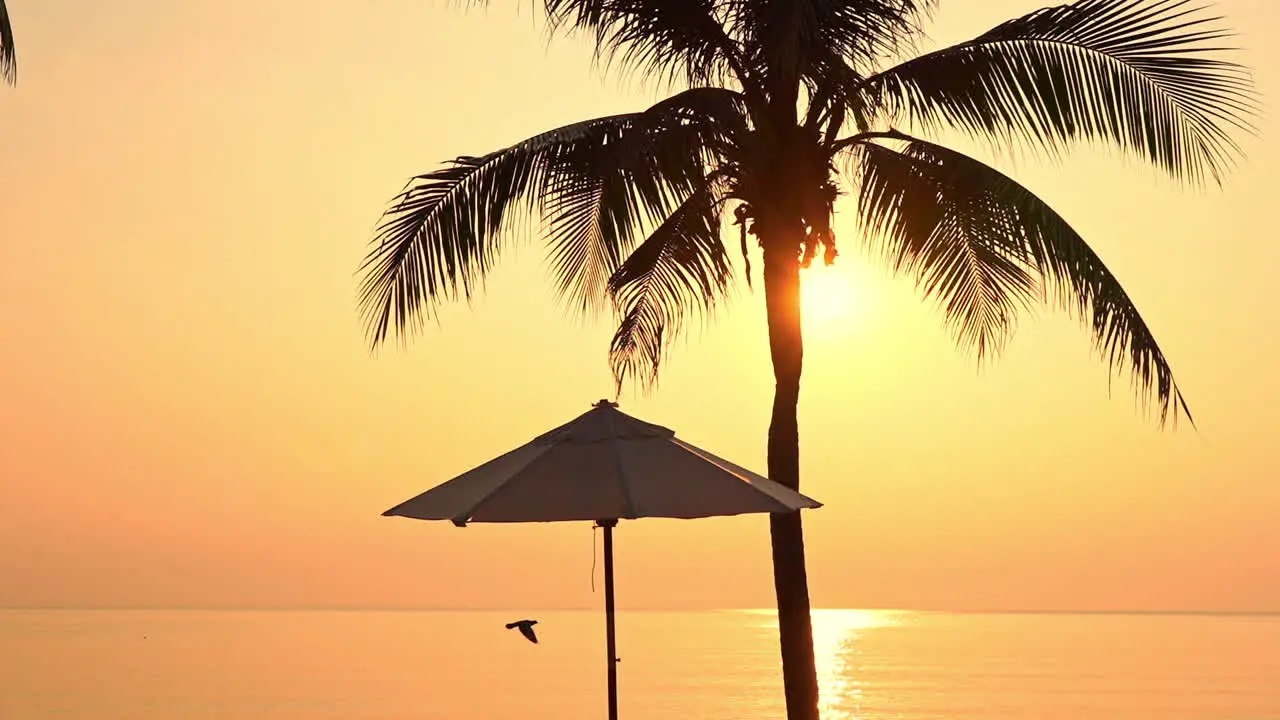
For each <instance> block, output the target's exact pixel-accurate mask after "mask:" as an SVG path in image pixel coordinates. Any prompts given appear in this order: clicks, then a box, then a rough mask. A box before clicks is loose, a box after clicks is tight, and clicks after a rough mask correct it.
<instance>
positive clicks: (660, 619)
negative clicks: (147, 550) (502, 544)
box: [0, 607, 1280, 720]
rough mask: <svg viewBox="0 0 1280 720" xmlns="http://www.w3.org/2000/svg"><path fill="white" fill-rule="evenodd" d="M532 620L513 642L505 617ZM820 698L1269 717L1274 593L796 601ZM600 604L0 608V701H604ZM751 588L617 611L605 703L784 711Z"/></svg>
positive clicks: (362, 711) (358, 708)
mask: <svg viewBox="0 0 1280 720" xmlns="http://www.w3.org/2000/svg"><path fill="white" fill-rule="evenodd" d="M526 616H527V617H532V618H535V619H537V620H538V621H539V624H538V626H537V633H538V641H539V642H538V643H537V644H532V643H529V642H527V641H526V640H525V639H524V638H522V637H520V635H519V634H518V633H516V632H514V631H511V630H508V629H506V628H505V623H507V622H510V621H512V620H515V619H519V618H521V617H526ZM813 617H814V637H815V654H816V659H817V663H818V670H819V675H820V681H821V691H822V701H821V702H822V708H823V717H824V718H827V719H828V720H855V719H856V720H890V719H895V720H942V719H943V718H974V719H975V720H976V719H977V718H984V719H986V720H1015V719H1017V720H1026V719H1028V718H1037V719H1043V720H1059V719H1060V720H1067V719H1068V718H1070V719H1071V720H1081V719H1082V718H1099V719H1100V720H1101V719H1103V718H1106V719H1107V720H1112V719H1113V718H1125V720H1156V719H1157V718H1159V720H1280V613H1270V612H1266V613H1259V612H1252V613H1242V612H1225V613H1224V612H1204V611H1200V612H1188V611H1166V612H1152V611H1142V612H1124V611H1107V612H1101V611H1094V612H1078V611H1077V612H1067V613H1062V612H1046V611H1035V612H1030V611H1019V612H1009V611H1005V612H944V611H915V610H857V609H825V608H824V609H816V610H815V611H814V614H813ZM603 626H604V614H603V612H601V611H598V610H568V611H564V610H561V611H555V610H529V609H521V610H516V611H511V610H507V611H503V610H468V611H456V610H448V609H440V608H426V609H410V608H389V609H388V608H384V609H375V610H369V609H359V608H351V607H343V608H305V609H297V608H290V609H285V608H278V607H277V608H268V609H261V608H258V609H254V608H245V607H240V608H226V609H215V610H208V609H199V608H181V609H152V608H126V609H122V608H94V609H76V608H59V609H3V610H0V642H3V645H4V647H5V649H6V660H5V670H6V672H5V673H3V674H0V718H6V719H8V718H14V719H15V720H52V719H53V718H59V719H61V720H177V719H178V718H181V719H182V720H214V719H215V718H227V719H228V720H229V719H231V718H234V719H235V720H336V719H338V718H342V719H344V720H400V719H405V720H408V719H409V718H454V717H466V718H473V719H477V720H498V719H499V718H512V717H520V718H522V720H541V719H543V718H545V719H546V720H552V718H555V719H557V720H562V719H563V718H579V717H581V718H588V717H603V716H604V707H605V695H604V679H605V658H604V655H605V649H604V637H603V630H604V627H603ZM776 627H777V626H776V618H775V617H774V611H773V610H772V609H770V608H745V609H743V608H739V609H722V610H710V611H677V610H663V609H649V610H620V611H619V613H618V655H619V656H620V657H621V658H622V662H621V663H620V665H619V693H620V706H621V716H622V717H625V718H627V719H628V720H633V719H634V720H658V719H659V718H671V717H698V718H706V719H707V720H730V719H731V718H732V719H735V720H743V719H748V718H762V719H765V718H768V719H773V720H779V719H781V718H782V717H783V716H784V714H785V713H784V711H783V705H782V685H781V676H780V663H779V660H778V648H777V638H776V633H777V629H776Z"/></svg>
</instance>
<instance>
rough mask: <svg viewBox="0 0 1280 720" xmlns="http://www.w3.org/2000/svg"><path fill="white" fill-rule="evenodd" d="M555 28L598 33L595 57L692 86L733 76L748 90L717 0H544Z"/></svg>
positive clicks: (750, 82)
mask: <svg viewBox="0 0 1280 720" xmlns="http://www.w3.org/2000/svg"><path fill="white" fill-rule="evenodd" d="M543 2H544V6H545V9H546V13H547V17H548V18H549V20H550V22H551V25H552V28H553V29H563V30H569V31H574V30H582V31H586V32H589V33H591V34H593V35H594V36H595V49H596V56H597V57H598V58H600V59H602V60H604V61H605V62H611V61H615V60H616V61H620V62H621V63H622V64H623V65H624V66H628V67H631V68H635V69H637V70H640V71H641V72H644V73H646V74H650V75H660V76H665V77H666V78H667V79H668V80H671V79H675V78H677V77H678V78H679V79H681V80H683V81H684V82H687V83H688V84H690V85H699V86H700V85H715V84H723V83H724V81H725V80H726V79H727V78H729V77H734V78H735V79H736V80H737V81H738V82H739V83H740V84H742V85H743V86H744V87H746V88H748V89H750V88H751V86H752V81H751V78H750V77H749V76H747V75H746V74H745V73H744V72H743V70H744V68H743V65H742V58H741V56H740V54H739V52H738V49H737V47H736V46H735V45H734V44H733V42H732V41H731V40H730V39H729V37H728V36H727V35H726V34H725V32H724V27H723V26H722V25H721V23H720V21H719V19H718V18H717V17H716V14H715V11H716V6H717V5H718V2H717V0H543Z"/></svg>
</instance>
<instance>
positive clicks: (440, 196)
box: [360, 88, 741, 345]
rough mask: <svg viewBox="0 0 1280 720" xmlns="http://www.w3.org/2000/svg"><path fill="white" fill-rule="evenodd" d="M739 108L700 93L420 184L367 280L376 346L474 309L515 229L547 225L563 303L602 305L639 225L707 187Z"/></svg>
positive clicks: (463, 164) (447, 170)
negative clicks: (465, 303)
mask: <svg viewBox="0 0 1280 720" xmlns="http://www.w3.org/2000/svg"><path fill="white" fill-rule="evenodd" d="M740 100H741V97H740V96H739V95H738V94H737V93H734V92H732V91H729V90H723V89H718V88H695V89H692V90H687V91H685V92H683V93H679V94H677V95H675V96H673V97H671V98H668V99H666V100H663V101H661V102H659V103H657V104H656V105H654V106H653V107H651V108H649V109H647V110H645V111H642V112H636V113H627V114H622V115H613V116H609V117H604V118H598V119H595V120H588V121H585V122H581V123H575V124H573V125H567V126H565V127H561V128H557V129H555V130H552V131H549V132H546V133H542V134H540V135H537V136H535V137H533V138H530V139H528V140H525V141H523V142H520V143H517V144H515V145H512V146H511V147H508V148H505V149H503V150H499V151H496V152H493V153H490V154H488V155H484V156H482V157H460V158H457V159H455V160H454V161H453V162H452V163H449V164H448V165H446V166H445V167H443V168H441V169H439V170H435V171H433V172H430V173H427V174H425V175H421V176H418V177H416V178H414V179H413V180H412V181H410V183H409V186H408V187H407V188H406V189H405V190H404V191H403V192H402V193H401V194H400V195H399V196H398V197H397V198H396V199H395V200H394V201H393V203H392V206H391V208H390V209H389V210H388V211H387V212H386V214H385V216H384V219H383V222H382V223H381V225H380V226H379V227H378V230H377V232H376V233H375V237H374V241H373V246H372V248H371V250H370V252H369V254H368V255H367V256H366V259H365V262H364V264H363V265H362V266H361V268H360V271H361V273H363V275H364V278H363V280H362V283H361V289H360V304H361V307H362V311H363V313H364V318H365V324H366V330H367V332H368V334H369V337H370V339H371V341H372V342H373V344H375V345H376V344H379V343H381V342H383V341H384V340H385V339H386V338H387V336H388V335H389V334H390V333H392V332H393V331H394V332H396V333H399V334H404V333H406V332H408V331H410V330H413V329H416V328H417V326H418V325H419V324H420V322H421V321H422V320H423V319H424V318H427V317H430V316H432V315H433V314H434V312H435V310H436V309H437V307H438V304H439V303H440V302H442V301H452V300H457V299H459V298H466V299H470V298H471V296H472V292H473V289H474V287H475V286H476V285H477V284H479V283H480V282H482V281H483V278H484V276H485V274H486V273H487V271H488V269H489V267H490V265H491V263H492V262H493V260H494V259H495V258H496V257H497V256H498V253H499V251H500V249H501V248H502V245H501V244H499V243H497V242H495V237H496V235H497V234H498V233H499V232H500V230H502V229H503V227H504V224H505V223H506V222H507V221H508V220H510V219H511V218H512V217H521V216H524V217H528V216H530V215H533V214H536V215H539V216H541V217H545V218H548V219H549V221H550V222H549V227H550V236H549V240H550V241H551V243H552V246H553V266H554V268H555V270H556V272H557V275H558V279H559V281H560V283H559V284H560V287H561V289H562V291H564V292H568V293H569V294H570V295H573V294H574V293H575V289H576V288H578V287H579V286H581V287H582V294H588V293H591V292H597V293H601V294H603V290H604V288H603V279H604V278H606V277H607V276H608V273H609V272H612V270H613V269H614V268H616V267H617V260H618V258H621V257H622V256H624V254H625V250H626V249H627V248H628V247H631V246H632V245H633V244H634V243H632V242H631V240H630V239H629V233H630V232H633V231H634V230H635V228H634V227H632V226H633V224H634V223H635V222H636V221H637V220H643V219H644V217H645V215H646V213H647V216H649V217H653V218H661V217H665V216H666V214H667V212H669V210H670V209H671V208H674V207H675V206H676V205H677V204H678V202H679V199H680V197H683V196H684V195H687V193H688V192H689V191H690V189H691V188H693V187H694V186H695V184H696V183H697V182H698V181H700V180H701V178H702V176H703V171H704V168H703V165H702V163H703V162H704V161H705V160H706V159H707V158H708V157H709V155H708V153H709V152H712V150H711V148H714V147H716V146H719V145H722V144H723V142H722V141H721V140H720V139H719V138H720V134H721V133H723V132H724V131H725V128H727V127H732V124H733V122H734V121H735V118H737V120H738V121H741V115H740V113H741V108H740ZM735 113H736V114H735ZM606 186H607V187H606ZM637 208H639V209H642V210H643V211H644V212H643V213H637V212H636V210H637ZM582 294H579V295H578V296H577V297H578V299H579V300H580V299H581V297H582Z"/></svg>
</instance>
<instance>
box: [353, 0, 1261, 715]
mask: <svg viewBox="0 0 1280 720" xmlns="http://www.w3.org/2000/svg"><path fill="white" fill-rule="evenodd" d="M544 3H545V11H546V14H547V17H548V18H549V20H550V26H551V27H552V28H553V29H554V30H563V31H570V32H572V31H584V32H586V33H588V34H590V35H591V36H593V37H594V39H595V45H596V51H597V53H598V55H599V56H600V57H601V58H602V59H605V60H616V61H620V62H622V63H623V64H626V65H629V66H631V67H632V68H633V69H639V70H641V71H644V72H649V73H653V74H654V75H656V76H661V77H662V78H664V79H666V80H670V81H673V82H674V83H675V86H676V87H678V88H683V90H682V91H680V92H677V93H676V94H674V95H673V96H672V97H670V98H668V99H666V100H663V101H662V102H659V103H658V104H656V105H654V106H653V107H650V108H648V109H646V110H642V111H639V112H629V113H622V114H619V115H612V116H608V117H602V118H596V119H594V120H587V121H585V122H579V123H575V124H572V125H568V126H565V127H561V128H557V129H554V130H550V131H548V132H545V133H542V134H540V135H535V136H533V137H532V138H529V139H528V140H525V141H523V142H520V143H517V144H515V145H512V146H510V147H507V148H503V149H501V150H497V151H495V152H491V153H489V154H487V155H481V156H464V157H459V158H457V159H456V160H454V161H452V162H451V163H449V164H448V165H446V166H445V167H443V168H441V169H438V170H434V171H431V172H429V173H427V174H425V175H421V176H418V177H416V178H414V179H413V180H412V181H411V182H410V184H409V186H408V187H407V188H406V189H405V190H404V192H403V193H402V194H401V195H400V196H398V197H397V198H396V200H395V201H394V204H393V205H392V207H390V208H389V210H388V211H387V215H386V217H385V218H384V222H383V224H382V225H381V226H380V228H379V231H378V234H377V237H376V239H375V241H374V244H373V247H372V248H371V250H370V253H369V255H368V257H367V259H366V262H365V264H364V265H363V266H362V274H363V280H362V286H361V296H360V302H361V305H362V308H363V311H364V313H365V318H366V321H367V328H368V331H369V333H370V336H371V339H372V341H373V343H374V345H377V344H379V343H381V342H382V341H383V340H385V339H386V338H387V337H388V335H389V334H392V333H397V334H401V335H403V334H404V333H406V332H408V331H411V330H413V329H414V328H416V327H417V326H418V325H419V324H420V323H421V321H423V320H424V319H426V318H428V317H430V316H431V315H432V313H433V312H434V311H435V310H436V309H437V307H438V305H439V303H441V302H442V301H449V300H456V299H458V298H460V297H470V296H471V294H472V293H473V292H474V291H475V290H476V289H477V287H478V283H479V281H480V279H481V278H482V277H483V276H484V275H485V273H486V272H488V270H489V268H490V267H491V266H492V263H493V261H494V260H495V258H497V257H498V255H499V254H500V253H501V252H502V251H503V249H504V248H505V247H507V245H506V244H504V243H506V242H510V241H511V240H514V239H515V237H516V236H517V235H519V234H523V231H522V230H517V229H516V228H518V227H528V226H527V225H520V224H519V223H518V220H520V219H525V220H527V219H530V218H536V219H537V220H538V221H539V222H540V223H542V224H543V227H544V228H545V234H546V239H547V243H548V251H549V253H550V257H551V260H552V263H553V267H554V271H555V274H556V277H557V285H558V290H559V292H560V293H561V295H562V296H563V297H564V298H566V299H568V300H569V301H570V302H571V303H572V304H573V305H574V306H576V307H577V308H579V309H581V310H583V311H591V310H593V309H595V308H597V307H598V304H599V302H600V301H601V300H604V299H606V298H607V299H609V300H611V301H612V303H613V306H614V308H615V310H616V311H617V313H618V317H619V319H620V326H619V328H618V330H617V333H616V335H615V336H614V338H613V342H612V346H611V348H610V359H611V363H612V366H613V368H614V371H615V376H616V377H617V379H618V381H619V383H621V382H622V380H623V379H624V378H626V377H628V376H630V377H632V378H637V377H639V378H641V379H642V380H643V381H644V382H645V383H647V384H651V383H652V382H653V381H654V380H655V378H656V372H657V369H658V366H659V363H660V360H661V358H662V355H663V353H664V351H665V350H666V349H667V348H668V347H669V346H670V343H671V341H672V338H673V336H675V335H677V334H678V333H679V332H680V330H681V328H682V327H684V326H685V325H686V322H687V321H688V320H689V319H691V318H693V317H697V316H701V315H704V314H705V313H706V312H707V311H709V310H710V309H712V308H713V307H714V306H716V305H717V303H718V302H719V301H720V300H722V299H723V298H724V297H725V296H726V293H727V291H728V289H729V287H730V285H731V279H732V278H731V264H730V251H729V250H728V248H727V247H726V244H725V243H724V242H723V237H722V216H723V214H724V213H725V212H726V211H728V210H730V209H731V210H732V217H733V218H734V221H735V224H736V225H738V226H739V230H738V233H739V235H740V237H739V238H735V240H736V241H737V242H735V244H740V246H741V252H742V253H743V255H744V258H746V257H747V256H749V255H750V254H751V251H750V249H749V248H748V243H747V236H748V235H749V234H750V235H752V236H754V237H755V238H756V239H757V240H758V244H759V246H760V247H761V248H762V256H763V279H764V295H765V302H766V308H767V317H768V330H769V343H770V351H771V354H772V360H773V368H774V376H775V379H776V388H775V396H774V404H773V414H772V419H771V422H770V426H769V436H768V472H769V477H771V478H773V479H774V480H776V481H778V482H781V483H783V484H786V485H788V486H790V487H793V488H795V487H798V485H799V480H800V478H799V439H798V434H797V423H796V402H797V398H798V396H799V392H800V372H801V365H802V357H803V345H802V336H801V327H800V277H801V275H800V272H801V269H802V268H804V267H806V266H807V265H808V264H809V263H810V261H811V260H812V259H813V258H814V257H815V256H816V255H817V254H818V253H819V252H821V253H822V255H823V257H824V260H825V261H826V262H828V263H830V262H831V261H832V260H833V259H834V258H835V255H836V243H835V235H834V234H833V233H832V230H831V214H832V204H833V203H834V202H835V200H836V197H837V195H838V194H840V193H839V188H840V185H839V183H838V181H840V180H843V181H845V183H846V184H847V185H848V186H849V187H851V188H853V194H854V195H855V197H856V204H857V210H858V213H859V217H860V220H861V225H862V228H861V229H862V231H863V234H862V235H861V237H860V239H861V240H862V241H864V242H866V243H870V244H872V245H874V246H875V247H876V248H877V249H879V250H881V251H882V252H883V253H884V255H885V256H886V257H887V259H888V262H889V263H890V264H891V265H892V266H893V267H895V268H897V269H899V270H901V271H905V272H908V273H910V274H912V275H914V276H915V277H916V278H917V279H918V282H919V284H920V286H921V287H922V289H923V291H924V293H925V294H926V295H927V296H929V297H932V298H935V299H937V300H939V301H941V304H942V307H943V310H944V313H945V317H946V321H947V323H948V324H949V326H950V327H951V328H952V329H953V330H954V331H955V334H956V337H957V338H958V340H959V341H960V342H961V343H963V344H966V345H970V346H973V347H974V348H976V349H977V351H978V353H979V354H980V355H981V354H982V353H987V352H991V351H995V350H998V349H1000V347H1001V346H1002V344H1003V343H1004V341H1005V339H1006V338H1007V337H1008V335H1009V334H1010V333H1011V331H1012V329H1013V321H1014V318H1015V316H1016V315H1017V313H1018V311H1019V310H1020V309H1023V308H1024V307H1025V306H1026V305H1028V304H1029V303H1032V302H1035V301H1039V300H1042V299H1044V300H1052V301H1056V302H1058V303H1060V304H1062V305H1063V306H1064V307H1065V308H1067V309H1069V310H1072V311H1074V312H1076V313H1078V314H1079V315H1080V317H1081V318H1082V320H1083V322H1084V323H1085V324H1087V325H1088V327H1089V328H1090V329H1091V330H1092V332H1093V336H1094V339H1095V341H1096V343H1097V345H1098V346H1099V348H1100V350H1101V351H1102V353H1103V354H1104V356H1105V357H1106V358H1107V360H1108V361H1109V362H1110V363H1111V364H1112V365H1113V366H1127V367H1128V368H1129V370H1131V371H1132V373H1133V376H1134V379H1135V385H1136V387H1137V389H1138V391H1139V395H1140V397H1141V398H1142V399H1143V401H1144V405H1146V404H1147V403H1148V402H1149V401H1154V402H1155V404H1156V405H1157V406H1158V412H1159V418H1160V422H1161V423H1162V424H1163V423H1164V422H1165V421H1166V420H1167V419H1169V418H1170V417H1171V416H1172V417H1173V418H1174V419H1175V420H1176V418H1177V416H1178V415H1179V414H1180V413H1182V414H1187V415H1188V417H1189V413H1187V408H1186V404H1185V402H1184V401H1183V398H1182V394H1181V392H1180V390H1179V389H1178V386H1177V385H1176V384H1175V382H1174V377H1173V373H1172V372H1171V371H1170V368H1169V364H1168V363H1167V362H1166V359H1165V356H1164V355H1163V354H1162V353H1161V351H1160V348H1159V347H1158V346H1157V345H1156V342H1155V339H1154V338H1153V337H1152V334H1151V332H1150V330H1149V329H1148V327H1147V325H1146V323H1145V322H1144V321H1143V319H1142V318H1141V317H1140V316H1139V314H1138V310H1137V308H1135V307H1134V304H1133V303H1132V302H1131V301H1130V299H1129V296H1128V295H1127V294H1126V293H1125V291H1124V289H1123V288H1122V287H1121V286H1120V283H1119V282H1118V281H1117V279H1116V278H1115V276H1113V275H1112V274H1111V272H1110V271H1109V270H1108V269H1107V268H1106V266H1105V265H1104V264H1103V262H1102V260H1101V259H1100V258H1099V257H1098V255H1097V254H1096V253H1094V251H1093V250H1091V249H1090V248H1089V246H1088V245H1087V244H1085V242H1084V240H1083V239H1081V237H1080V236H1079V235H1078V234H1077V233H1076V232H1075V231H1074V230H1073V229H1072V228H1071V226H1070V225H1068V224H1067V222H1066V221H1065V220H1063V219H1062V217H1060V216H1059V215H1058V214H1057V213H1056V212H1054V210H1053V209H1052V208H1050V207H1049V206H1048V205H1047V204H1046V203H1045V202H1043V201H1041V200H1040V199H1039V198H1037V197H1036V196H1035V195H1033V194H1032V193H1031V192H1030V191H1028V190H1027V189H1025V188H1023V187H1022V186H1021V185H1019V184H1018V183H1017V182H1015V181H1013V180H1011V179H1010V178H1008V177H1006V176H1005V175H1003V174H1001V173H1000V172H998V171H997V170H995V169H992V168H991V167H989V166H987V165H985V164H983V163H981V162H978V161H977V160H974V159H971V158H969V157H966V156H965V155H962V154H960V153H958V152H956V151H954V150H949V149H947V148H945V147H942V146H941V145H939V144H937V143H935V142H931V141H930V140H928V139H925V138H924V137H921V136H920V135H921V134H923V135H929V134H931V133H934V132H936V131H939V130H942V129H945V128H953V129H959V130H961V131H966V132H968V133H971V134H973V135H976V136H978V137H980V138H982V139H985V140H988V141H992V142H994V143H996V144H997V145H1001V146H1010V145H1013V144H1022V145H1024V146H1030V147H1032V148H1035V149H1042V150H1047V151H1049V152H1050V153H1057V152H1060V151H1062V150H1063V149H1064V148H1065V147H1066V146H1067V145H1069V144H1070V143H1072V142H1074V141H1085V142H1108V143H1111V144H1113V145H1116V146H1119V147H1120V148H1123V149H1125V150H1129V151H1132V152H1134V153H1136V154H1137V155H1139V156H1141V157H1145V158H1146V159H1148V160H1150V161H1151V162H1153V163H1155V164H1156V165H1157V166H1159V167H1160V168H1163V169H1164V170H1165V171H1167V172H1169V173H1170V174H1172V175H1173V176H1175V177H1177V178H1180V179H1183V180H1187V181H1193V182H1194V181H1200V180H1205V179H1212V180H1215V181H1216V180H1217V179H1218V178H1219V176H1220V172H1221V171H1222V170H1224V169H1225V168H1226V167H1227V166H1228V165H1229V164H1230V162H1231V160H1232V159H1233V156H1234V154H1235V153H1236V152H1237V147H1236V145H1235V143H1234V142H1233V140H1232V138H1231V135H1230V132H1231V131H1232V129H1233V128H1244V129H1248V128H1249V127H1250V122H1251V116H1252V111H1253V107H1254V97H1253V94H1252V89H1251V85H1250V81H1249V77H1248V74H1247V73H1246V72H1245V71H1244V70H1243V69H1242V68H1240V67H1239V66H1237V65H1234V64H1231V63H1229V62H1227V61H1224V60H1222V59H1220V58H1219V57H1218V55H1219V54H1220V44H1221V41H1222V39H1223V38H1224V37H1226V36H1227V33H1226V32H1224V31H1223V29H1222V26H1221V25H1220V23H1219V18H1217V17H1212V16H1210V15H1207V14H1205V13H1204V12H1203V11H1201V10H1200V9H1199V7H1198V4H1197V6H1192V5H1190V4H1188V2H1186V1H1185V0H1079V1H1078V2H1075V3H1073V4H1070V5H1064V6H1059V7H1054V8H1050V9H1045V10H1041V11H1039V12H1035V13H1031V14H1030V15H1027V16H1025V17H1022V18H1019V19H1016V20H1011V21H1009V22H1007V23H1004V24H1002V25H1000V26H998V27H996V28H994V29H992V30H991V31H989V32H987V33H984V34H982V35H980V36H979V37H977V38H974V39H973V40H970V41H968V42H964V43H961V44H958V45H955V46H952V47H947V48H944V49H941V50H937V51H934V52H930V53H927V54H924V55H921V56H919V57H916V58H915V59H913V60H909V61H906V62H903V63H901V64H898V65H894V66H891V67H885V66H886V65H888V63H887V62H886V58H889V57H890V56H892V55H893V54H894V53H895V52H896V51H898V50H899V49H902V48H905V47H908V46H909V45H910V43H911V41H913V40H915V39H917V38H918V37H920V30H919V28H920V23H921V22H922V21H923V19H924V15H925V14H926V13H927V11H928V10H929V9H930V7H931V6H932V5H933V4H934V3H933V2H932V0H544ZM898 128H906V130H910V132H907V131H905V130H900V129H898ZM913 133H916V134H913ZM726 219H727V218H726ZM747 273H748V282H750V261H749V260H748V269H747ZM770 529H771V536H772V543H773V567H774V583H775V589H776V592H777V601H778V617H779V626H780V630H779V631H780V636H781V647H782V659H783V675H784V684H785V689H786V703H787V714H788V717H789V718H791V720H810V719H811V718H816V717H817V713H818V710H817V676H816V673H815V671H814V662H813V643H812V631H811V626H810V618H809V596H808V588H807V580H806V573H805V560H804V539H803V533H802V529H801V523H800V517H799V515H798V514H796V513H793V514H788V515H775V516H772V517H771V520H770Z"/></svg>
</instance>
